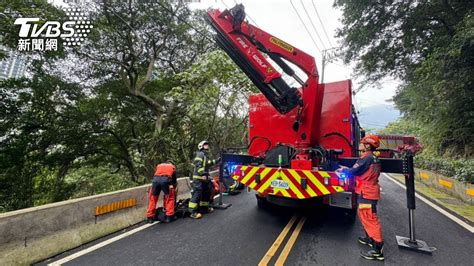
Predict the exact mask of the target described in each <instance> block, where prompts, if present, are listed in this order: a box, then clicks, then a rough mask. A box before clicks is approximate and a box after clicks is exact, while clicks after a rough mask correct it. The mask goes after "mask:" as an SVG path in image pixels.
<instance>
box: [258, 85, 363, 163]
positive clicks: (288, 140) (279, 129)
mask: <svg viewBox="0 0 474 266" xmlns="http://www.w3.org/2000/svg"><path fill="white" fill-rule="evenodd" d="M351 86H352V85H351V81H350V80H344V81H339V82H333V83H327V84H319V85H317V86H313V87H307V88H306V89H305V91H304V93H302V95H303V99H304V101H305V103H308V104H307V105H305V108H307V109H308V110H305V112H304V114H305V115H304V116H303V118H302V123H301V124H302V126H301V127H300V129H299V130H298V132H295V131H294V130H293V129H292V125H293V123H294V122H295V119H296V115H297V110H296V109H295V110H293V111H291V112H290V113H287V114H280V113H278V112H277V111H276V110H275V108H273V106H272V105H271V104H270V102H269V101H268V100H267V99H266V98H265V96H264V95H263V94H256V95H252V96H250V99H249V104H250V108H249V139H253V138H256V139H255V141H254V142H253V143H252V145H251V146H250V149H249V154H250V155H252V156H261V155H264V154H265V152H266V151H267V150H268V149H271V148H273V147H275V146H276V145H277V144H278V143H282V144H290V145H294V146H296V147H299V146H315V145H322V146H323V147H324V148H325V149H342V150H343V154H342V155H343V156H347V157H350V156H356V154H354V151H353V148H352V147H351V145H353V143H354V137H355V136H354V135H353V132H354V129H353V128H352V119H354V118H353V115H354V114H353V113H352V108H351V107H352V98H351V89H352V88H351ZM309 110H314V111H309ZM303 134H305V135H306V139H305V140H303V137H302V135H303ZM259 137H263V138H266V139H268V140H270V141H271V146H270V147H269V145H268V142H267V141H266V140H264V139H262V138H259Z"/></svg>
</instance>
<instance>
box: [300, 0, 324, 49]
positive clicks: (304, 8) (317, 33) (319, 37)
mask: <svg viewBox="0 0 474 266" xmlns="http://www.w3.org/2000/svg"><path fill="white" fill-rule="evenodd" d="M300 3H301V5H302V6H303V10H304V12H305V13H306V16H307V17H308V18H309V22H310V23H311V26H312V27H313V30H314V32H316V36H317V37H318V39H319V41H320V42H321V44H322V45H323V48H324V49H326V45H324V42H323V40H322V39H321V36H319V32H318V30H317V29H316V27H315V26H314V23H313V20H312V19H311V16H310V15H309V13H308V11H307V10H306V7H305V6H304V3H303V0H300Z"/></svg>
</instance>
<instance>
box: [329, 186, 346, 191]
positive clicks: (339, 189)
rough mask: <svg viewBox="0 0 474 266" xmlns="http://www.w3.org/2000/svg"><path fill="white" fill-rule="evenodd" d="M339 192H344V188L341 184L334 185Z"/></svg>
mask: <svg viewBox="0 0 474 266" xmlns="http://www.w3.org/2000/svg"><path fill="white" fill-rule="evenodd" d="M332 188H334V189H335V190H336V191H337V192H344V189H343V188H342V187H340V186H332Z"/></svg>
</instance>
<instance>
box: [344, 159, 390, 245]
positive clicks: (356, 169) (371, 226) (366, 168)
mask: <svg viewBox="0 0 474 266" xmlns="http://www.w3.org/2000/svg"><path fill="white" fill-rule="evenodd" d="M380 168H381V165H380V161H379V159H378V158H377V156H375V155H374V154H373V152H371V151H368V152H365V153H364V154H363V155H362V156H361V157H360V158H359V159H358V160H357V161H356V163H355V164H354V166H353V167H352V168H348V169H344V170H343V172H344V173H346V174H349V175H351V176H355V177H356V189H355V192H356V194H357V195H358V210H357V213H358V215H359V219H360V221H361V223H362V226H363V227H364V230H365V232H366V233H367V235H368V236H369V237H371V238H372V239H373V240H375V242H378V243H381V242H383V238H382V227H381V225H380V221H379V219H378V217H377V202H378V200H379V199H380V185H379V176H380Z"/></svg>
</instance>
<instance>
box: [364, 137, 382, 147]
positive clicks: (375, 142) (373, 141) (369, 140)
mask: <svg viewBox="0 0 474 266" xmlns="http://www.w3.org/2000/svg"><path fill="white" fill-rule="evenodd" d="M360 142H361V143H362V144H369V145H370V146H372V147H373V148H375V149H377V148H378V147H379V146H380V139H379V137H377V136H376V135H367V136H365V137H364V138H362V139H361V140H360Z"/></svg>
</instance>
